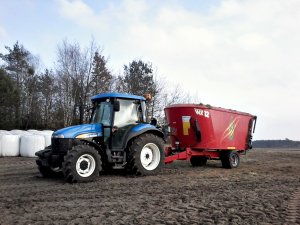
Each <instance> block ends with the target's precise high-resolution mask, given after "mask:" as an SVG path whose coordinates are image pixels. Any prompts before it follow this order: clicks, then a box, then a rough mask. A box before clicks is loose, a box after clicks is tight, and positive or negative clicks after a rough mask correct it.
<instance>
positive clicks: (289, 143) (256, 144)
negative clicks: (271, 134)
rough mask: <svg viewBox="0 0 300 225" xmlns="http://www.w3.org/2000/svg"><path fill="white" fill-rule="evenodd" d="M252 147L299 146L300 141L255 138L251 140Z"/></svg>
mask: <svg viewBox="0 0 300 225" xmlns="http://www.w3.org/2000/svg"><path fill="white" fill-rule="evenodd" d="M253 148H300V141H292V140H289V139H287V138H286V139H285V140H257V141H253Z"/></svg>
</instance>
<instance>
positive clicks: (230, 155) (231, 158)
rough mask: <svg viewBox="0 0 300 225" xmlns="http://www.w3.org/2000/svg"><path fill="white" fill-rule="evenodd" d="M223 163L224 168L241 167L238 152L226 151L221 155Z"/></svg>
mask: <svg viewBox="0 0 300 225" xmlns="http://www.w3.org/2000/svg"><path fill="white" fill-rule="evenodd" d="M221 162H222V167H224V168H227V169H233V168H237V167H238V166H239V165H240V156H239V154H238V152H236V151H224V152H222V154H221Z"/></svg>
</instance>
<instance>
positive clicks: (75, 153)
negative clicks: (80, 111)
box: [36, 93, 164, 183]
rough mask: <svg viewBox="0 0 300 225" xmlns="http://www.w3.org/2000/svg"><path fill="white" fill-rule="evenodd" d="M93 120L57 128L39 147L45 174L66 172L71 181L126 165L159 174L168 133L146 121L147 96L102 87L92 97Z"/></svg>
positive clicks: (143, 172) (88, 178)
mask: <svg viewBox="0 0 300 225" xmlns="http://www.w3.org/2000/svg"><path fill="white" fill-rule="evenodd" d="M92 104H93V107H92V114H91V118H90V123H89V124H81V125H76V126H71V127H66V128H63V129H60V130H57V131H55V132H54V133H53V135H52V144H51V146H49V147H47V148H46V149H44V150H41V151H39V152H37V153H36V155H37V156H38V158H37V160H36V163H37V165H38V168H39V171H40V173H41V174H42V175H43V176H44V177H53V176H56V175H58V174H63V176H64V178H65V179H66V180H67V181H68V182H71V183H75V182H88V181H92V180H95V179H96V177H97V176H98V175H99V173H100V172H101V171H109V170H111V169H117V168H124V169H126V170H128V171H130V172H132V173H134V174H136V175H152V174H157V173H158V172H159V171H160V170H161V168H162V166H163V164H164V134H163V132H162V131H161V130H160V129H158V128H157V127H156V124H155V123H152V124H150V123H148V122H147V110H146V99H145V98H144V97H140V96H136V95H130V94H121V93H104V94H98V95H95V96H93V97H92Z"/></svg>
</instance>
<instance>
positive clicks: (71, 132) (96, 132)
mask: <svg viewBox="0 0 300 225" xmlns="http://www.w3.org/2000/svg"><path fill="white" fill-rule="evenodd" d="M102 130H103V129H102V125H101V124H97V123H96V124H80V125H75V126H71V127H65V128H62V129H60V130H57V131H55V132H54V133H53V134H52V137H53V138H93V137H99V136H102Z"/></svg>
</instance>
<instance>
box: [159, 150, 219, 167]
mask: <svg viewBox="0 0 300 225" xmlns="http://www.w3.org/2000/svg"><path fill="white" fill-rule="evenodd" d="M171 152H172V148H170V147H166V149H165V153H166V157H165V164H169V163H172V162H173V161H175V160H187V161H188V160H190V159H191V157H192V156H205V157H207V158H208V159H220V154H221V151H218V150H214V151H213V150H199V149H197V150H193V149H191V148H186V149H185V151H183V152H179V153H178V154H175V155H169V154H170V153H171Z"/></svg>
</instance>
